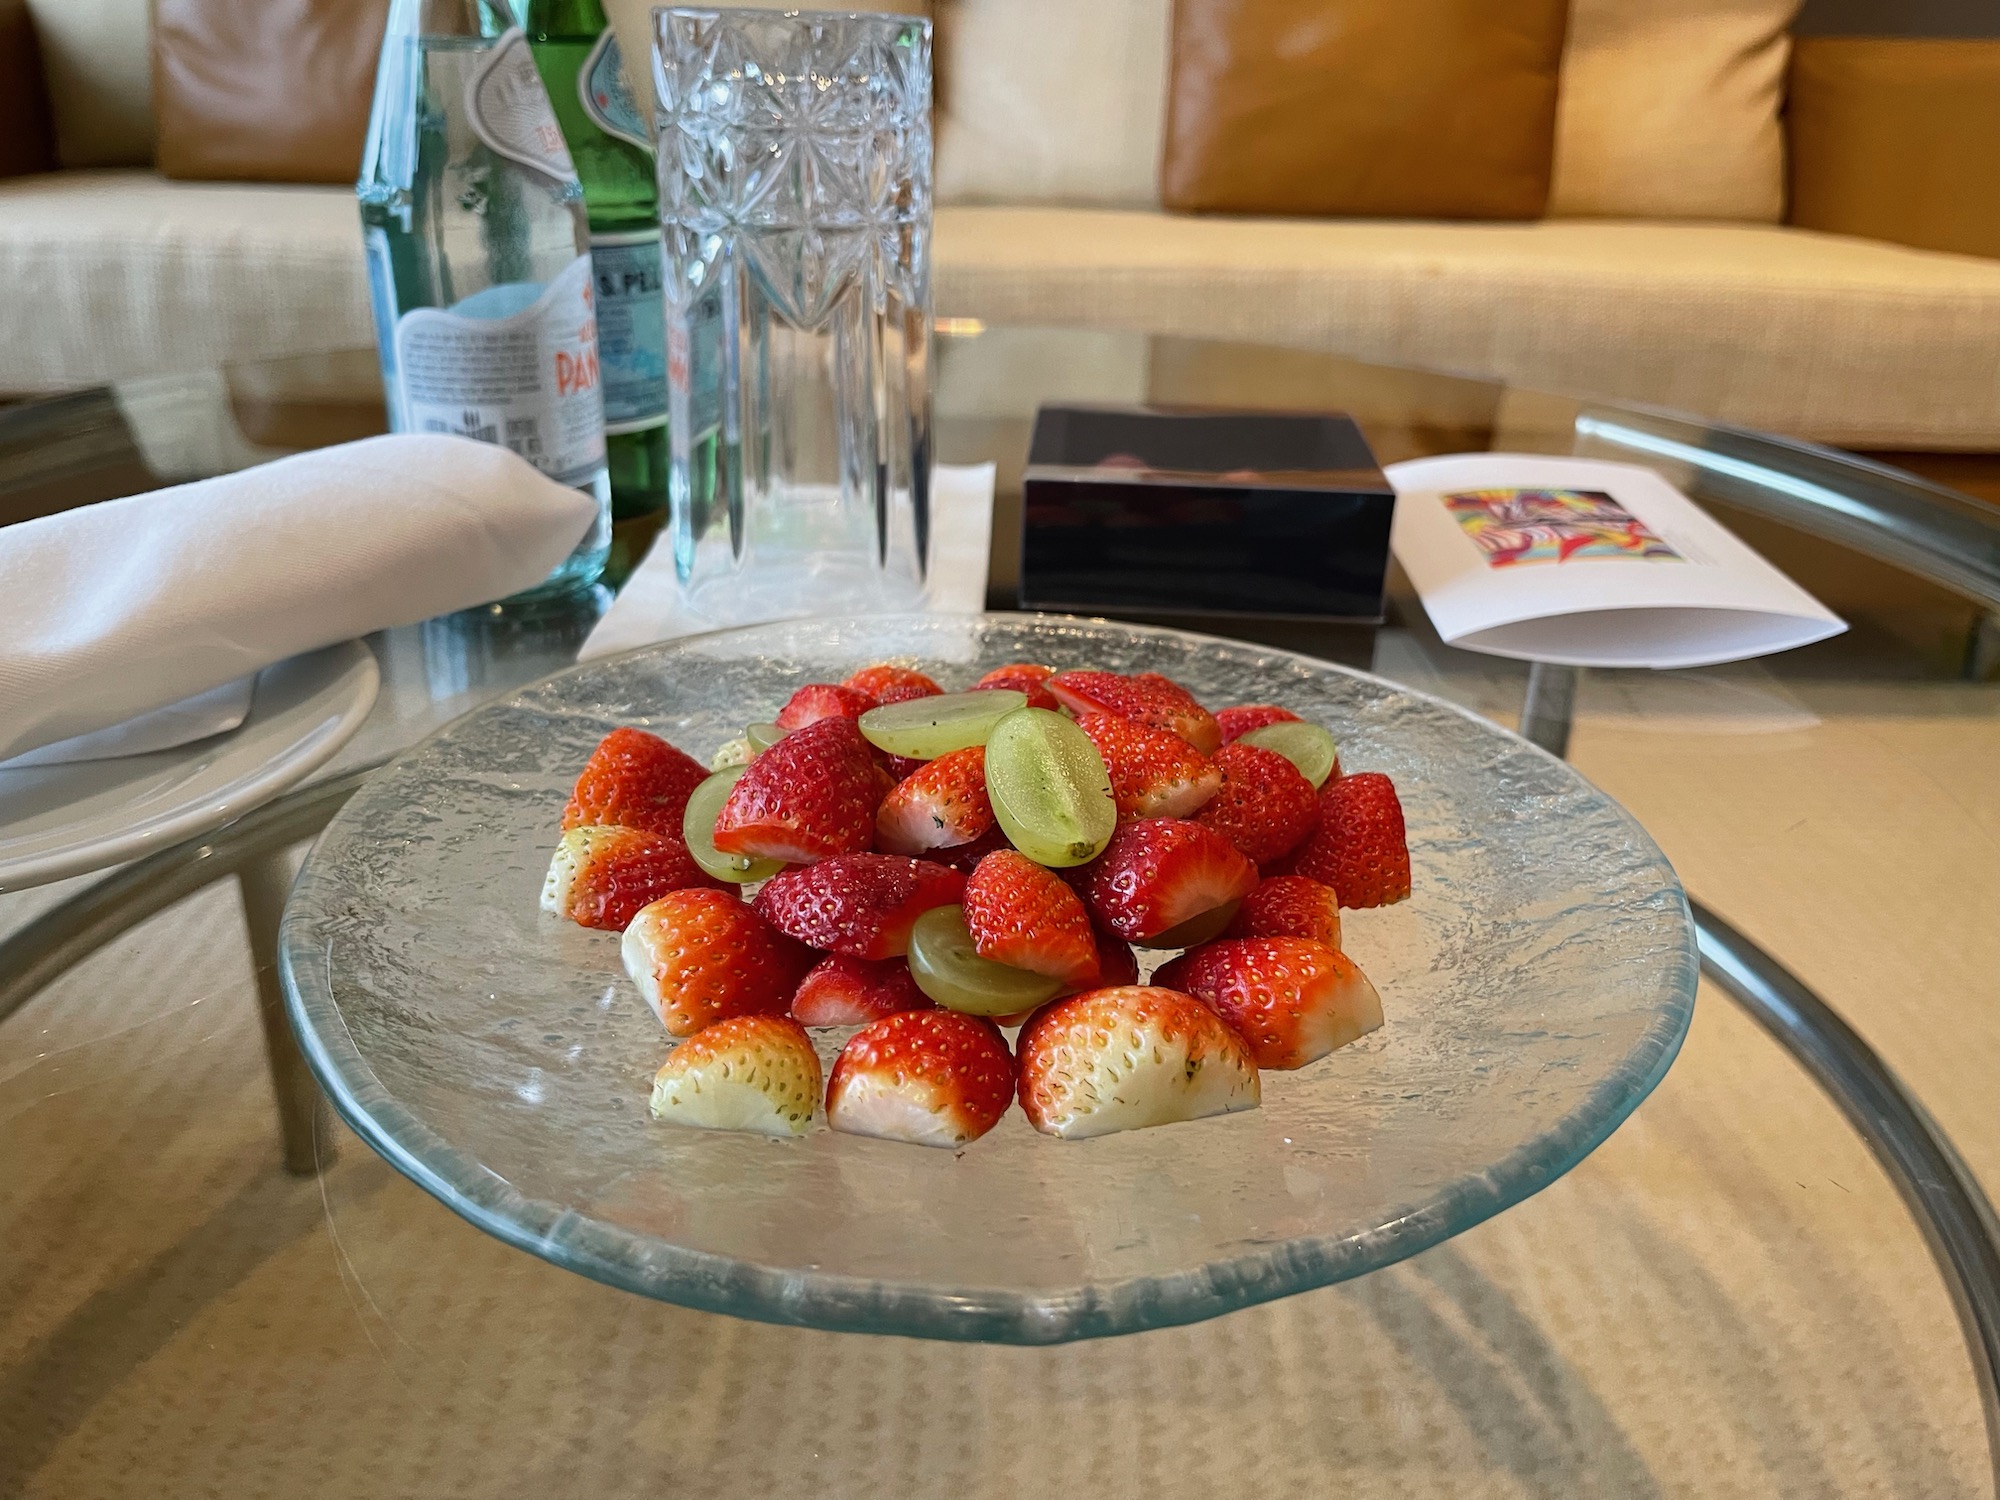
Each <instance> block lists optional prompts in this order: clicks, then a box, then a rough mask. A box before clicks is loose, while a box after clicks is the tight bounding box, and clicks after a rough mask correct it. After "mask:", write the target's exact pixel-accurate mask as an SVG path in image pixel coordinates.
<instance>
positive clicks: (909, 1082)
mask: <svg viewBox="0 0 2000 1500" xmlns="http://www.w3.org/2000/svg"><path fill="white" fill-rule="evenodd" d="M1013 1099H1014V1058H1013V1054H1011V1053H1010V1052H1008V1050H1007V1041H1006V1038H1004V1037H1002V1036H1001V1035H1000V1029H999V1027H997V1026H995V1025H994V1024H993V1023H992V1022H991V1021H987V1020H982V1019H980V1018H979V1017H977V1016H967V1015H961V1014H959V1013H958V1012H957V1011H954V1010H908V1011H903V1012H901V1013H899V1014H897V1015H893V1016H885V1017H884V1018H883V1019H882V1020H879V1021H876V1022H874V1023H873V1024H871V1025H869V1026H866V1027H863V1028H862V1029H861V1030H860V1031H857V1032H856V1033H855V1034H854V1035H853V1036H852V1037H850V1038H849V1039H848V1043H847V1045H846V1046H845V1047H843V1048H841V1049H840V1056H839V1057H838V1058H836V1059H835V1060H834V1064H833V1077H832V1078H831V1079H829V1080H828V1082H827V1086H826V1120H827V1123H828V1124H829V1125H831V1126H832V1127H833V1128H834V1129H835V1130H844V1131H846V1132H848V1133H849V1134H850V1135H872V1136H879V1137H881V1138H882V1139H883V1140H890V1141H907V1142H908V1143H910V1144H911V1145H914V1146H943V1147H946V1148H950V1147H953V1146H962V1145H964V1144H965V1143H966V1142H967V1141H972V1140H977V1139H978V1138H979V1137H980V1136H982V1135H984V1134H986V1132H987V1131H989V1130H991V1129H992V1128H993V1127H994V1126H995V1125H996V1124H998V1123H999V1120H1000V1117H1001V1116H1002V1115H1004V1114H1005V1113H1006V1112H1007V1106H1008V1105H1009V1104H1011V1103H1012V1102H1013Z"/></svg>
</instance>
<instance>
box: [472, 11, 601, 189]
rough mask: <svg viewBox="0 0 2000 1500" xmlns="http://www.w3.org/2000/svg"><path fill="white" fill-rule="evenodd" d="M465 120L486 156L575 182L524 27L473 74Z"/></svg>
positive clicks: (505, 37) (503, 39)
mask: <svg viewBox="0 0 2000 1500" xmlns="http://www.w3.org/2000/svg"><path fill="white" fill-rule="evenodd" d="M465 115H466V119H467V121H468V122H469V123H470V124H471V126H472V133H473V134H474V135H476V136H478V137H479V140H480V143H481V144H482V145H484V146H485V147H486V148H487V149H488V150H490V151H492V152H494V153H495V154H497V155H500V156H504V157H506V158H507V160H509V161H511V162H518V163H519V164H520V165H522V166H524V167H527V168H528V169H529V170H530V171H534V172H539V173H541V174H542V175H543V176H544V177H547V178H549V179H550V180H551V181H554V182H557V183H572V182H575V181H576V163H575V162H574V161H573V160H571V158H570V154H569V146H568V145H567V144H566V143H565V142H564V141H563V133H562V126H561V125H560V124H558V123H557V121H556V112H555V110H554V108H553V107H552V106H551V105H550V104H549V94H548V90H547V89H545V88H543V87H542V75H541V74H540V73H537V72H536V71H535V57H534V54H533V53H532V52H530V51H529V50H528V39H527V37H526V36H524V35H523V34H522V32H521V28H520V27H518V26H515V27H510V28H509V29H508V30H507V31H505V32H503V33H502V34H501V36H500V39H499V40H498V41H496V42H494V44H493V45H492V47H491V48H489V49H488V50H487V53H486V55H485V56H484V57H482V58H481V59H480V61H479V66H478V67H476V68H474V69H473V70H472V76H471V77H470V78H469V79H467V80H466V84H465Z"/></svg>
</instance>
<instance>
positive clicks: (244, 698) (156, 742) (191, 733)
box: [0, 677, 257, 771]
mask: <svg viewBox="0 0 2000 1500" xmlns="http://www.w3.org/2000/svg"><path fill="white" fill-rule="evenodd" d="M256 690H257V679H256V678H255V677H239V678H237V679H236V680H235V681H234V682H225V683H223V685H222V686H221V687H217V688H210V689H209V690H208V691H207V692H205V693H196V694H195V695H194V696H193V697H192V698H183V699H181V701H180V702H178V703H169V704H168V705H167V706H166V707H165V708H156V709H154V710H153V711H152V712H151V713H149V714H140V715H139V716H138V717H137V718H136V719H127V720H126V721H125V722H124V723H122V724H113V725H111V726H110V727H109V728H108V729H93V730H92V731H91V732H90V733H89V734H79V735H77V736H76V737H75V738H73V739H67V740H57V741H56V742H55V743H54V744H53V745H44V746H42V748H41V749H39V750H30V751H29V752H28V753H27V754H26V755H17V756H15V757H14V758H13V759H11V760H0V771H24V770H27V769H28V768H29V767H31V766H62V765H69V764H71V763H73V762H76V761H84V760H115V759H117V758H118V757H120V756H125V755H151V754H152V753H153V752H154V751H155V750H172V749H173V748H175V747H176V746H178V745H189V744H192V743H194V741H196V740H206V739H212V738H214V737H215V736H216V735H218V734H227V733H228V732H229V731H230V730H232V729H234V728H236V727H237V726H238V725H240V724H241V723H242V722H243V721H244V720H245V719H247V718H249V717H250V703H251V699H252V698H253V696H254V695H255V693H256Z"/></svg>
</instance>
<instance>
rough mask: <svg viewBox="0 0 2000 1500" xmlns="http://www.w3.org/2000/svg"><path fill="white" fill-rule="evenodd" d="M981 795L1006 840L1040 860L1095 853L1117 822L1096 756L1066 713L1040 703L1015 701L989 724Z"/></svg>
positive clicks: (1079, 858)
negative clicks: (1024, 705) (1030, 704)
mask: <svg viewBox="0 0 2000 1500" xmlns="http://www.w3.org/2000/svg"><path fill="white" fill-rule="evenodd" d="M1015 696H1016V697H1019V696H1020V694H1018V693H1017V694H1015ZM986 795H987V797H988V798H989V799H991V801H992V803H993V815H994V817H996V818H997V819H998V820H999V822H1000V828H1001V831H1002V832H1004V833H1005V834H1006V835H1007V838H1008V840H1009V842H1011V843H1012V844H1013V846H1014V847H1015V848H1016V849H1019V850H1020V851H1021V852H1022V853H1023V854H1025V855H1027V856H1028V858H1030V859H1032V860H1034V861H1035V863H1037V864H1040V865H1049V866H1053V867H1062V866H1066V865H1080V864H1083V863H1085V862H1086V861H1088V860H1092V859H1095V858H1096V857H1097V856H1098V855H1099V854H1100V853H1102V852H1103V850H1104V846H1105V845H1106V844H1108V843H1110V842H1111V835H1112V833H1113V832H1114V831H1115V830H1116V829H1117V827H1118V805H1117V804H1116V803H1115V802H1113V801H1112V800H1111V777H1110V775H1109V774H1108V773H1107V772H1106V771H1105V769H1104V757H1103V756H1101V755H1099V754H1098V753H1097V746H1095V745H1093V744H1092V743H1091V742H1090V736H1089V735H1087V734H1085V733H1084V732H1083V731H1082V730H1081V729H1078V728H1077V727H1076V724H1075V723H1074V722H1073V721H1072V720H1069V719H1065V718H1064V717H1063V716H1062V715H1061V714H1059V713H1052V712H1050V711H1049V710H1048V709H1045V708H1023V709H1018V710H1016V711H1015V712H1013V713H1011V714H1009V715H1007V717H1006V718H1004V719H1002V720H1001V721H1000V722H999V723H998V724H996V725H995V726H994V728H993V733H992V734H991V735H990V736H988V738H987V741H986Z"/></svg>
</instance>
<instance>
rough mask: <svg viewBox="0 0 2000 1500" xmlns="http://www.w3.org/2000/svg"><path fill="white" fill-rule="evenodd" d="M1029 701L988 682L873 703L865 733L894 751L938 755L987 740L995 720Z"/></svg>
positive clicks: (863, 720) (879, 745)
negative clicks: (962, 689) (970, 689)
mask: <svg viewBox="0 0 2000 1500" xmlns="http://www.w3.org/2000/svg"><path fill="white" fill-rule="evenodd" d="M1027 704H1028V695H1027V694H1026V693H1017V692H1015V691H1014V690H1013V689H1012V688H985V689H982V690H981V691H979V692H976V693H940V694H936V695H934V696H932V697H929V698H906V699H905V700H904V701H903V702H901V703H885V704H883V705H882V706H881V707H880V708H871V709H869V710H868V712H867V713H865V714H863V715H862V716H861V718H860V720H859V721H858V722H859V723H860V725H861V733H862V735H863V737H864V738H866V739H867V741H868V742H869V743H870V744H872V745H874V746H876V747H877V748H879V749H883V750H886V751H888V752H889V753H890V754H891V755H906V756H908V757H909V758H910V759H911V760H936V759H937V758H938V757H939V756H940V755H949V754H950V753H951V752H952V751H954V750H963V749H965V748H966V747H968V746H970V745H983V744H985V743H986V737H987V736H988V735H989V734H991V733H992V732H993V726H994V725H995V724H998V723H999V722H1000V721H1001V720H1002V719H1004V718H1006V717H1007V715H1009V714H1011V713H1013V712H1014V711H1015V710H1016V709H1021V708H1025V707H1027Z"/></svg>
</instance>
